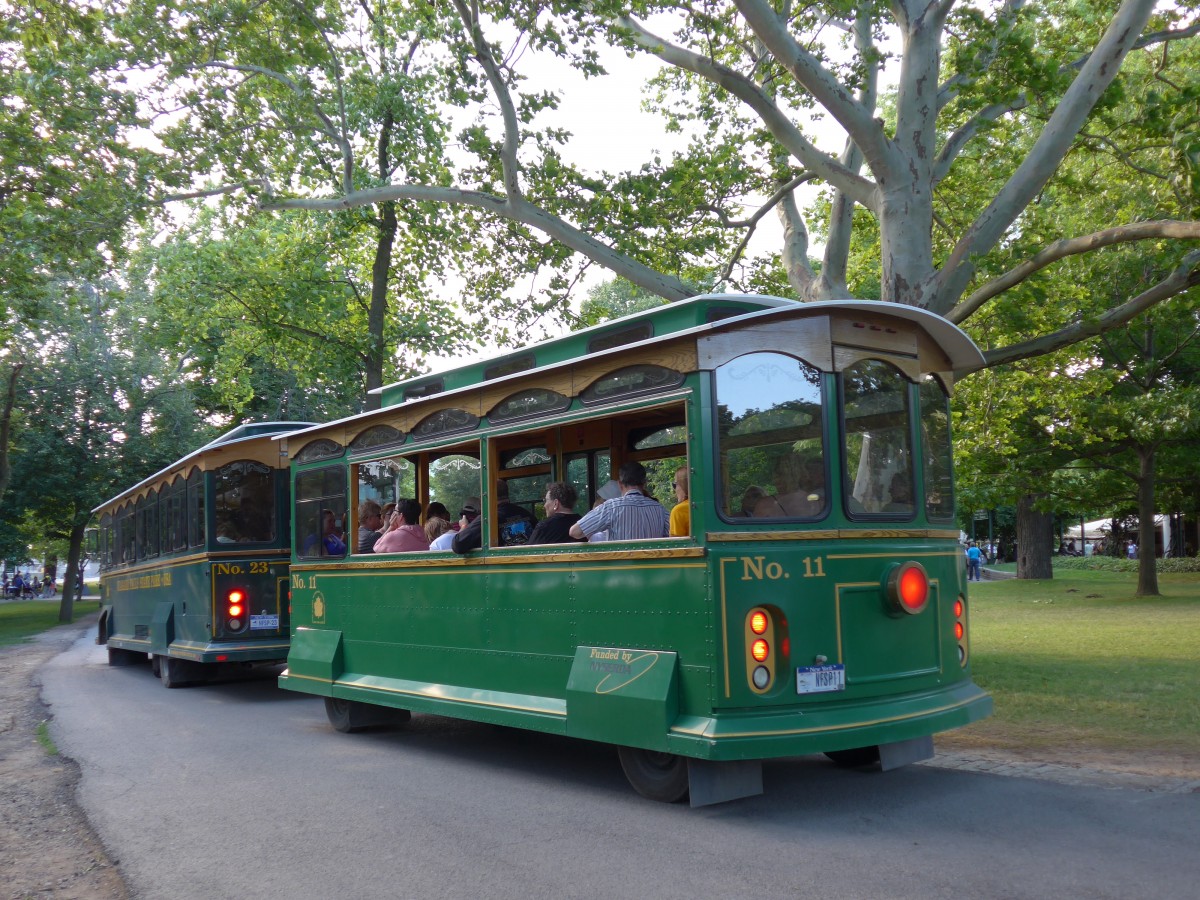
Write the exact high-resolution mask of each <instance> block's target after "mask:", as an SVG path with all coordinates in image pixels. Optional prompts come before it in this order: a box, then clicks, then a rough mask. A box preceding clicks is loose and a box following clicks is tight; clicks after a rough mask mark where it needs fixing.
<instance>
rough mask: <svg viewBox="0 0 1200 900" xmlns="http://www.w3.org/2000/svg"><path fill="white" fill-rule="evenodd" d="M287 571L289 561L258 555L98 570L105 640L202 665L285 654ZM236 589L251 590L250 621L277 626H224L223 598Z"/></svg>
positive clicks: (267, 657)
mask: <svg viewBox="0 0 1200 900" xmlns="http://www.w3.org/2000/svg"><path fill="white" fill-rule="evenodd" d="M287 577H288V562H287V560H286V559H283V558H281V557H279V556H258V555H245V556H237V557H226V558H224V559H219V558H217V559H214V558H213V557H211V556H210V557H208V558H205V557H192V558H190V559H184V560H177V561H171V560H169V559H168V560H165V561H163V562H162V563H157V564H156V563H145V564H142V565H139V566H136V567H130V568H127V569H122V570H119V571H112V572H107V573H105V574H103V575H102V576H101V587H102V590H103V596H104V599H105V602H106V603H107V604H108V612H107V617H106V629H107V631H108V640H107V642H106V643H108V644H109V645H111V646H113V647H118V648H121V649H125V650H136V651H140V652H143V653H148V654H152V655H155V656H172V657H177V658H179V659H187V660H191V661H193V662H202V663H215V662H218V661H221V662H265V661H270V660H282V659H283V658H284V657H286V656H287V649H288V636H289V630H290V625H289V622H288V610H287ZM234 588H238V589H241V590H242V591H244V592H245V593H246V595H247V604H246V605H247V613H248V614H249V615H251V616H253V617H254V618H253V619H252V620H248V621H252V622H254V623H256V624H258V623H264V622H270V621H271V619H272V618H273V619H274V620H275V621H276V622H277V624H276V625H275V626H274V627H262V628H257V627H256V628H250V627H247V628H245V629H242V630H241V631H238V632H236V633H231V632H227V630H226V629H225V627H224V622H223V620H222V617H221V609H220V608H219V600H221V599H223V598H224V597H225V595H226V594H227V592H228V591H229V590H232V589H234ZM263 616H266V617H267V618H265V619H264V618H263ZM218 657H220V658H221V659H220V660H218Z"/></svg>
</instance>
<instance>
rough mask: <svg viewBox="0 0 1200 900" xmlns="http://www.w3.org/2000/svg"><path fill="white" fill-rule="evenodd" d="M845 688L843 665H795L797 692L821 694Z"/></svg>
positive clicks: (844, 669) (844, 668)
mask: <svg viewBox="0 0 1200 900" xmlns="http://www.w3.org/2000/svg"><path fill="white" fill-rule="evenodd" d="M845 689H846V667H845V666H843V665H840V664H838V665H834V666H797V667H796V693H797V694H823V693H825V692H826V691H844V690H845Z"/></svg>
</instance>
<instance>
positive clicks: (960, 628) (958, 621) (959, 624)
mask: <svg viewBox="0 0 1200 900" xmlns="http://www.w3.org/2000/svg"><path fill="white" fill-rule="evenodd" d="M966 615H967V603H966V601H965V600H964V599H963V598H962V597H959V598H958V599H957V600H955V601H954V640H955V642H956V643H957V644H958V664H959V665H960V666H965V665H966V664H967V625H966Z"/></svg>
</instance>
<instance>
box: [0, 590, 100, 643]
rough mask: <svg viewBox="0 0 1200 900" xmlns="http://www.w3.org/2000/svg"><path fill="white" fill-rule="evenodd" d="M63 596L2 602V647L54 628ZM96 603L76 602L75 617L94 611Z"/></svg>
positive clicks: (0, 638)
mask: <svg viewBox="0 0 1200 900" xmlns="http://www.w3.org/2000/svg"><path fill="white" fill-rule="evenodd" d="M61 602H62V597H55V598H54V599H53V600H22V601H19V602H14V603H0V647H4V646H7V645H9V644H19V643H20V642H21V641H23V640H25V639H26V638H27V637H29V636H30V635H34V634H37V633H38V632H41V631H45V630H46V629H47V628H53V627H54V626H55V625H57V624H59V622H58V606H59V604H60V603H61ZM95 608H96V606H95V604H94V603H87V604H84V609H83V610H80V604H78V603H76V604H75V618H76V619H78V618H79V616H80V613H81V612H92V611H93V610H94V609H95Z"/></svg>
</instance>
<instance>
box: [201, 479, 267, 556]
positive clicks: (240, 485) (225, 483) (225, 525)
mask: <svg viewBox="0 0 1200 900" xmlns="http://www.w3.org/2000/svg"><path fill="white" fill-rule="evenodd" d="M213 518H214V520H215V522H216V527H215V531H216V538H215V540H216V542H217V543H218V544H238V543H265V542H267V541H273V540H275V470H274V469H272V468H270V467H269V466H265V465H263V464H262V463H258V462H253V461H251V460H240V461H238V462H232V463H228V464H226V465H224V466H221V468H220V470H219V471H218V472H217V474H216V479H215V481H214V483H213Z"/></svg>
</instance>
